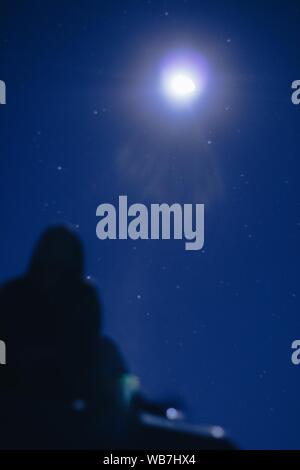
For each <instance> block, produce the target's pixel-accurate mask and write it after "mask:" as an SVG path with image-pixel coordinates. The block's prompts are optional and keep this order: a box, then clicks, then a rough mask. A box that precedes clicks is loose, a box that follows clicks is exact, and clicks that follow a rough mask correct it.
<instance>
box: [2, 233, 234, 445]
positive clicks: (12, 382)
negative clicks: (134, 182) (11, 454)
mask: <svg viewBox="0 0 300 470" xmlns="http://www.w3.org/2000/svg"><path fill="white" fill-rule="evenodd" d="M83 264H84V259H83V250H82V246H81V242H80V240H79V239H78V237H77V236H75V235H74V234H73V233H72V232H71V231H70V230H68V229H66V228H64V227H54V228H50V229H48V230H47V231H46V232H45V233H44V234H43V236H42V237H41V239H40V241H39V242H38V244H37V246H36V248H35V250H34V253H33V256H32V259H31V263H30V266H29V269H28V272H27V273H26V274H25V275H24V276H23V277H20V278H18V279H16V280H13V281H10V282H8V283H7V284H6V285H4V286H3V287H2V288H1V290H0V338H1V340H4V341H5V343H6V345H7V364H6V365H5V366H1V368H0V422H1V428H0V448H1V449H118V448H119V449H130V448H132V449H138V448H140V449H147V448H152V449H154V448H157V449H159V448H161V449H180V448H181V449H189V448H190V449H192V448H197V449H201V448H207V449H213V448H226V447H230V445H229V443H228V442H227V441H226V440H224V439H221V437H222V436H221V434H220V430H219V428H208V429H206V430H203V429H202V430H201V432H200V433H199V429H195V428H191V427H186V425H184V424H183V423H181V424H179V423H176V422H174V421H171V420H167V419H166V418H165V410H164V409H163V408H160V407H159V406H156V405H154V404H151V403H149V402H147V401H146V400H145V399H144V398H143V397H142V395H140V393H139V392H138V390H137V389H136V381H135V380H134V379H133V378H132V376H130V374H129V373H128V369H127V366H126V364H125V361H124V359H123V357H122V355H121V354H120V352H119V350H118V348H117V347H116V345H115V344H114V343H113V342H112V341H111V340H110V339H109V338H106V337H104V336H103V334H102V312H101V307H100V304H99V300H98V297H97V292H96V291H95V289H94V288H93V287H92V286H91V285H90V284H88V283H87V282H86V281H85V280H84V269H83Z"/></svg>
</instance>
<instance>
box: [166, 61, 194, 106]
mask: <svg viewBox="0 0 300 470" xmlns="http://www.w3.org/2000/svg"><path fill="white" fill-rule="evenodd" d="M200 85H201V82H200V80H199V77H198V76H196V75H195V74H193V73H191V72H189V71H186V70H176V69H175V70H173V71H172V70H170V71H167V72H166V73H164V76H163V89H164V93H165V94H166V95H167V96H168V97H169V98H170V99H171V100H173V101H178V102H188V101H191V100H192V99H194V98H196V96H197V95H198V93H199V92H200V91H201V88H202V87H201V86H200Z"/></svg>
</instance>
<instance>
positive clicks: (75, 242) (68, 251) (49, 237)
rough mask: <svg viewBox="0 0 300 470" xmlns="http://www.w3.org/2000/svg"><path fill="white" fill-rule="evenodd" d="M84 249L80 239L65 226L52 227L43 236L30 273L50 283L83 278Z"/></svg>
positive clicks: (34, 254) (33, 257)
mask: <svg viewBox="0 0 300 470" xmlns="http://www.w3.org/2000/svg"><path fill="white" fill-rule="evenodd" d="M83 264H84V261H83V248H82V244H81V241H80V239H79V237H78V236H77V235H76V234H75V233H74V232H73V231H72V230H70V229H69V228H67V227H64V226H54V227H50V228H48V229H47V230H45V232H44V233H43V234H42V235H41V237H40V239H39V241H38V243H37V245H36V247H35V249H34V251H33V255H32V258H31V261H30V266H29V273H30V274H31V275H33V276H34V277H36V278H37V279H39V278H40V279H41V280H45V279H49V281H50V282H53V281H60V280H62V279H65V280H66V281H67V280H75V279H81V278H82V276H83Z"/></svg>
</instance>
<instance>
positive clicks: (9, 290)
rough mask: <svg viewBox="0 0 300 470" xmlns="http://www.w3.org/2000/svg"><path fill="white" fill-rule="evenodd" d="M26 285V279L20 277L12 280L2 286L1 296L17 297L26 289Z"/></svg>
mask: <svg viewBox="0 0 300 470" xmlns="http://www.w3.org/2000/svg"><path fill="white" fill-rule="evenodd" d="M25 285H26V279H25V277H18V278H14V279H10V280H9V281H6V282H4V283H3V284H1V285H0V295H9V294H14V295H16V294H17V293H18V292H20V291H21V290H23V289H24V287H25Z"/></svg>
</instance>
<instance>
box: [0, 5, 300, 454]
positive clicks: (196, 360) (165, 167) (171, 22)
mask: <svg viewBox="0 0 300 470" xmlns="http://www.w3.org/2000/svg"><path fill="white" fill-rule="evenodd" d="M299 43H300V4H299V2H298V1H296V0H294V1H292V0H290V1H285V2H276V1H272V2H271V1H262V0H260V1H258V0H257V1H251V2H250V1H249V2H246V1H245V2H237V1H236V2H234V1H231V2H226V1H224V2H215V1H207V2H202V1H201V2H200V1H199V0H186V1H185V0H180V1H177V0H172V1H171V0H169V1H168V0H166V1H162V0H149V1H147V0H139V1H135V0H132V1H122V2H121V1H106V2H101V1H95V0H89V1H81V0H77V1H73V0H70V1H67V0H63V1H57V0H54V1H46V0H45V1H43V2H40V1H33V0H30V1H27V2H23V1H15V0H13V1H3V0H2V1H1V3H0V79H1V80H4V81H5V82H6V86H7V104H6V105H5V106H1V107H0V156H1V158H0V192H1V199H0V216H1V230H0V260H1V264H0V281H1V282H3V281H5V280H7V279H8V278H12V277H15V276H17V275H20V274H21V273H22V272H24V271H25V270H26V268H27V265H28V261H29V258H30V254H31V250H32V248H33V246H34V243H35V242H36V240H37V237H38V236H39V234H40V233H41V231H42V230H43V229H45V228H46V227H47V226H49V225H50V224H53V223H67V224H70V225H71V226H72V227H73V228H74V229H75V230H76V231H77V232H78V234H79V235H80V236H81V238H82V239H83V241H84V245H85V249H86V275H87V276H88V278H90V279H91V281H92V282H93V283H95V285H97V286H98V287H99V294H100V296H101V301H102V304H103V309H104V325H105V332H106V333H107V334H109V335H111V336H112V337H113V338H114V339H115V340H116V341H117V342H118V344H119V345H120V347H121V349H122V351H123V354H124V356H125V358H126V360H127V362H128V364H129V366H130V369H131V370H132V372H134V373H135V374H137V375H138V376H139V377H140V379H141V383H142V387H143V390H144V392H145V394H146V395H147V396H148V397H149V398H151V399H154V400H162V401H163V400H170V401H174V402H176V403H177V402H179V403H181V404H182V405H183V407H184V409H185V410H186V414H187V417H188V420H189V421H190V422H193V423H200V424H208V423H210V424H219V425H221V426H224V427H225V429H227V430H228V432H229V433H230V435H231V436H232V437H233V439H234V440H235V441H236V442H237V443H238V444H239V445H240V446H242V447H243V448H261V449H262V448H272V449H276V448H298V449H299V448H300V437H299V423H300V415H299V390H300V389H299V387H300V380H299V379H300V366H298V367H297V366H294V365H293V364H292V363H291V343H292V342H293V341H294V340H295V339H299V337H300V322H299V306H300V303H299V300H300V291H299V254H300V253H299V235H300V197H299V196H300V195H299V170H300V164H299V152H298V150H299V131H300V106H299V107H297V106H294V105H293V104H292V102H291V83H292V82H293V80H296V79H300V54H299ZM176 54H181V55H184V54H187V55H189V54H191V55H192V56H195V55H197V57H198V56H199V57H201V58H202V59H203V63H204V64H205V65H203V67H204V68H205V70H206V73H207V83H206V87H205V90H204V91H203V93H202V94H201V96H199V97H197V99H195V101H194V102H193V103H190V105H189V106H182V107H181V106H178V105H176V104H175V103H173V102H171V101H170V100H168V99H167V98H166V96H164V95H163V93H161V90H160V89H159V88H160V87H159V80H160V73H161V69H162V67H163V66H164V64H165V63H167V62H168V60H170V58H174V57H176ZM202 59H201V60H202ZM122 194H124V195H127V196H128V199H129V203H134V202H142V203H144V204H146V205H147V206H149V205H150V204H151V203H161V202H167V203H169V204H171V203H173V202H179V203H181V204H183V203H193V204H195V203H204V204H205V246H204V248H203V250H201V251H190V252H189V251H185V250H184V242H183V241H172V240H170V241H166V240H165V241H163V240H158V241H153V240H148V241H143V240H138V241H132V240H127V241H126V240H114V241H113V240H108V241H100V240H99V239H97V237H96V224H97V217H96V208H97V206H98V205H99V204H101V203H104V202H110V203H113V204H117V201H118V196H119V195H122Z"/></svg>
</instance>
